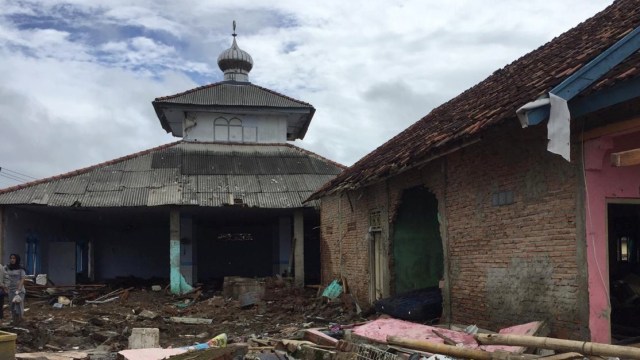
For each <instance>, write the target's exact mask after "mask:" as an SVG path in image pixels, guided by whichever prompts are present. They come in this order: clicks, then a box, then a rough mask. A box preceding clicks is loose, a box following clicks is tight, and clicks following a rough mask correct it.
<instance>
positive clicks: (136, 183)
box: [122, 171, 154, 188]
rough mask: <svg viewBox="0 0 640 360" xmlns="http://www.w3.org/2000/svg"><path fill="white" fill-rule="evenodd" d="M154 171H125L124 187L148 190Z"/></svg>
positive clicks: (123, 175) (123, 177) (123, 176)
mask: <svg viewBox="0 0 640 360" xmlns="http://www.w3.org/2000/svg"><path fill="white" fill-rule="evenodd" d="M153 174H154V171H125V172H124V173H123V174H122V186H123V187H125V188H148V187H149V186H150V185H151V178H152V177H153Z"/></svg>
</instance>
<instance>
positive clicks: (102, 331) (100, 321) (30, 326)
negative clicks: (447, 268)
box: [1, 279, 362, 352]
mask: <svg viewBox="0 0 640 360" xmlns="http://www.w3.org/2000/svg"><path fill="white" fill-rule="evenodd" d="M108 291H109V290H107V289H105V290H103V292H108ZM53 301H55V300H53V298H52V299H42V298H35V299H34V298H27V302H26V306H25V307H26V308H27V309H28V310H27V311H26V313H25V318H24V320H23V323H22V324H21V325H20V326H16V327H14V326H8V325H3V326H2V327H1V329H2V330H4V331H9V332H14V333H17V334H18V338H17V341H16V342H17V351H18V352H36V351H54V350H74V349H79V350H91V349H96V348H98V347H99V348H100V349H102V350H103V351H112V352H115V351H120V350H123V349H126V348H127V345H128V337H129V335H130V334H131V329H132V328H159V329H160V345H161V346H162V347H165V348H166V347H170V346H171V347H180V346H186V345H191V344H193V343H196V342H205V341H206V340H208V339H210V338H212V337H214V336H215V335H217V334H219V333H223V332H224V333H226V334H227V335H228V337H229V340H230V341H236V342H239V341H246V339H247V338H249V337H251V336H257V337H262V338H265V337H268V338H276V339H286V338H294V337H295V336H296V334H297V333H298V332H299V330H300V329H304V328H309V327H326V326H328V324H329V323H330V322H334V323H340V324H350V323H354V322H357V321H361V320H362V318H361V316H360V315H357V314H356V312H355V308H354V307H353V306H352V305H353V304H349V303H346V302H344V301H334V302H331V303H329V302H327V300H326V299H324V300H323V299H322V298H320V297H318V290H317V289H310V288H296V287H294V286H292V285H290V283H287V282H282V281H277V280H276V279H267V281H266V293H265V296H264V298H263V300H262V301H260V302H258V303H257V304H255V305H251V306H249V307H246V308H241V307H240V304H239V302H238V301H237V300H233V299H230V298H224V297H223V296H222V292H221V291H209V292H207V291H205V292H203V293H202V294H201V296H200V297H199V298H198V300H197V301H195V302H193V303H192V304H191V305H189V306H187V307H184V308H183V305H181V303H182V304H184V303H187V302H189V301H190V300H189V299H188V298H183V299H180V298H178V297H176V296H173V295H171V294H168V293H166V292H165V291H159V292H154V291H152V290H151V288H150V287H134V289H133V290H131V291H129V292H128V294H127V295H126V296H123V297H121V298H119V299H118V300H116V301H113V302H109V303H105V304H84V305H74V306H65V307H63V308H60V309H58V308H55V307H53V306H52V304H51V302H53ZM143 310H147V311H150V312H152V313H155V314H156V315H158V317H157V318H150V317H152V315H153V314H149V313H148V312H143ZM5 312H6V311H5ZM145 316H146V317H145ZM170 317H196V318H205V319H212V320H213V323H212V324H211V325H189V324H176V323H172V322H171V321H170V320H169V318H170ZM6 319H7V314H5V324H6V322H8V321H6Z"/></svg>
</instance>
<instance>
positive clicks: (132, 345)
mask: <svg viewBox="0 0 640 360" xmlns="http://www.w3.org/2000/svg"><path fill="white" fill-rule="evenodd" d="M159 347H160V330H159V329H157V328H133V329H131V336H129V349H148V348H159Z"/></svg>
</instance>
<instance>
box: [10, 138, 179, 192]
mask: <svg viewBox="0 0 640 360" xmlns="http://www.w3.org/2000/svg"><path fill="white" fill-rule="evenodd" d="M181 142H183V141H182V140H179V141H174V142H172V143H168V144H163V145H160V146H156V147H154V148H151V149H146V150H142V151H138V152H136V153H133V154H129V155H125V156H122V157H119V158H115V159H112V160H108V161H105V162H101V163H98V164H94V165H91V166H87V167H84V168H81V169H77V170H73V171H69V172H66V173H62V174H59V175H54V176H49V177H46V178H42V179H38V180H34V181H30V182H28V183H24V184H19V185H15V186H11V187H8V188H5V189H0V194H6V193H10V192H13V191H17V190H22V189H26V188H28V187H32V186H35V185H40V184H44V183H46V182H49V181H52V180H61V179H66V178H69V177H72V176H76V175H82V174H85V173H88V172H89V171H91V170H95V169H97V168H100V167H103V166H109V165H114V164H117V163H119V162H122V161H126V160H131V159H133V158H136V157H139V156H143V155H147V154H149V153H152V152H154V151H157V150H162V149H166V148H170V147H172V146H175V145H178V144H180V143H181Z"/></svg>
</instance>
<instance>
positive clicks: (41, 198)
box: [30, 182, 58, 205]
mask: <svg viewBox="0 0 640 360" xmlns="http://www.w3.org/2000/svg"><path fill="white" fill-rule="evenodd" d="M57 185H58V184H57V182H56V183H44V184H38V185H36V186H35V188H34V189H33V195H32V196H31V201H30V203H31V204H40V205H47V204H48V203H49V197H50V196H51V194H53V192H54V191H55V188H56V186H57Z"/></svg>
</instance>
